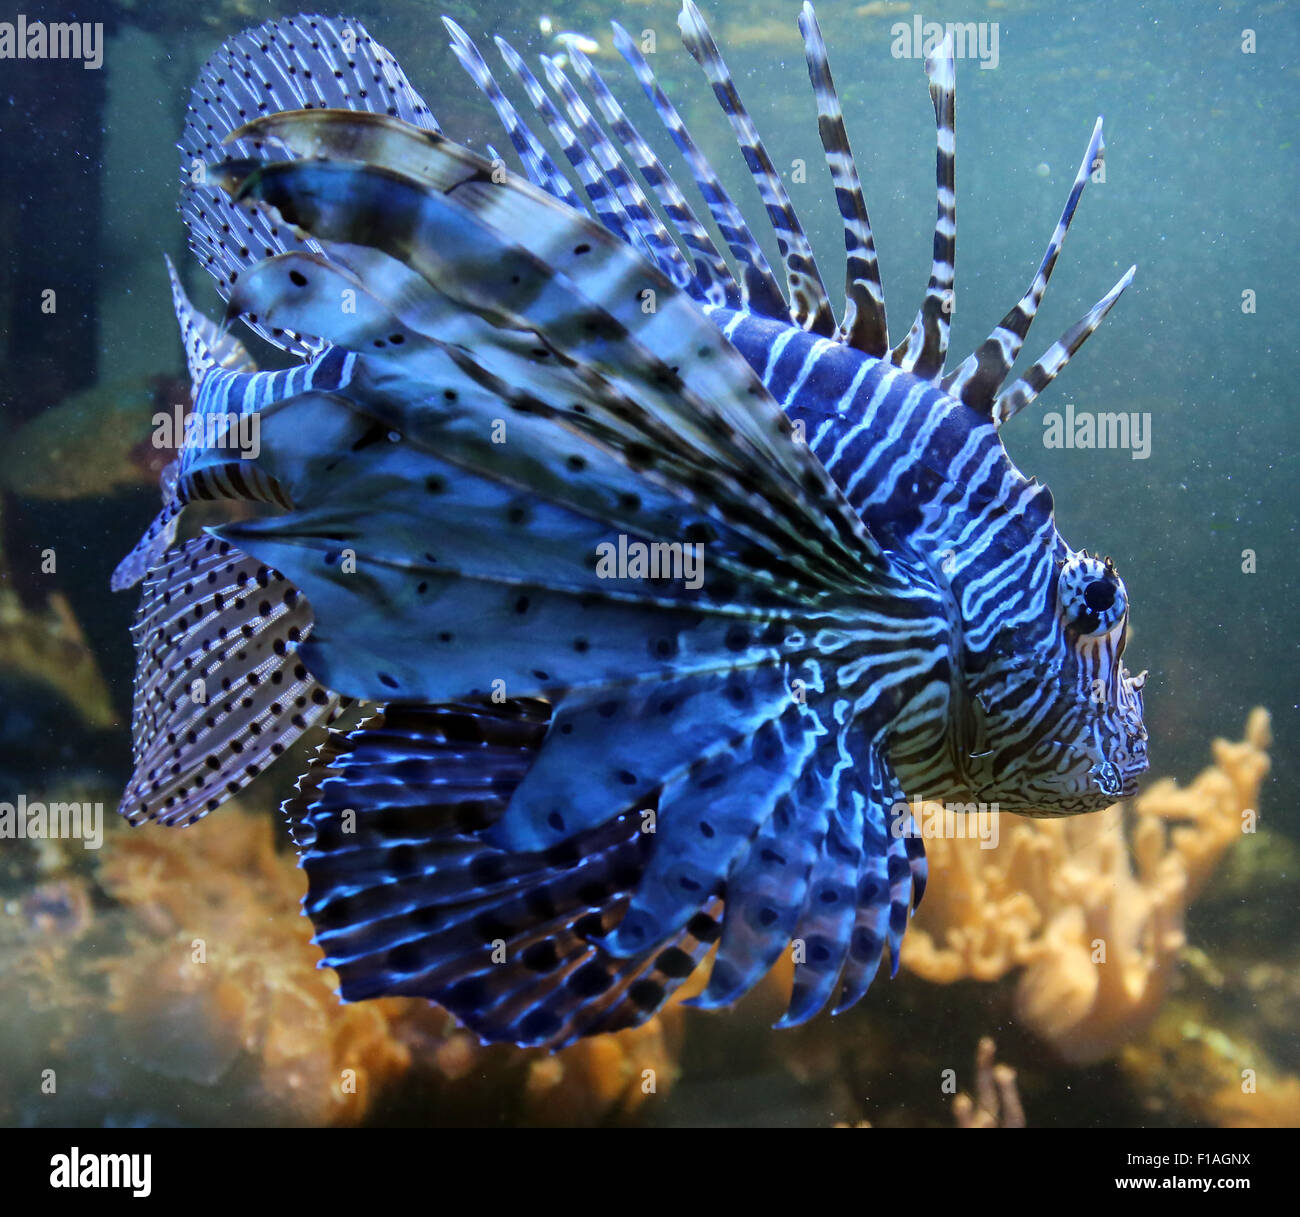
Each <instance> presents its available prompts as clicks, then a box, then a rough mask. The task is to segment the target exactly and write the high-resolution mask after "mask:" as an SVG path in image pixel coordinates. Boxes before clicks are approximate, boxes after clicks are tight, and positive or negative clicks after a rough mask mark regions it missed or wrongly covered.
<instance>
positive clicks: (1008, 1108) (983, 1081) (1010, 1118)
mask: <svg viewBox="0 0 1300 1217" xmlns="http://www.w3.org/2000/svg"><path fill="white" fill-rule="evenodd" d="M952 1115H953V1119H954V1120H956V1121H957V1127H958V1128H1024V1126H1025V1109H1024V1108H1023V1107H1022V1106H1021V1103H1020V1090H1019V1088H1018V1087H1017V1086H1016V1071H1015V1070H1014V1069H1012V1068H1011V1066H1010V1065H1002V1064H999V1063H998V1060H997V1047H996V1045H995V1044H994V1043H993V1040H992V1039H991V1038H990V1037H989V1036H987V1035H986V1036H984V1038H983V1039H981V1040H980V1042H979V1046H978V1047H977V1048H976V1050H975V1098H974V1099H972V1098H971V1097H970V1095H968V1094H965V1093H964V1092H963V1093H962V1094H959V1095H957V1097H956V1098H954V1099H953V1101H952Z"/></svg>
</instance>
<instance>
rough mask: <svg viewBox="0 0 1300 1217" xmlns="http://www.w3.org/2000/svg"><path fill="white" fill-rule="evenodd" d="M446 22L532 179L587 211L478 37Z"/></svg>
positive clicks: (454, 46) (462, 58) (462, 60)
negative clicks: (505, 89)
mask: <svg viewBox="0 0 1300 1217" xmlns="http://www.w3.org/2000/svg"><path fill="white" fill-rule="evenodd" d="M442 23H443V25H445V26H446V27H447V32H448V33H449V34H450V35H451V38H452V42H451V49H452V53H453V54H454V55H455V56H456V58H457V60H458V61H459V62H460V66H461V67H463V68H464V69H465V71H466V73H468V75H469V78H470V79H471V80H472V81H473V82H474V83H475V84H476V85H477V86H478V87H479V89H480V90H481V91H482V92H483V95H484V96H485V97H486V98H487V99H488V101H490V102H491V103H492V108H493V109H494V110H495V111H496V112H497V117H498V118H499V119H500V120H501V125H502V126H503V127H504V128H505V130H506V134H507V135H508V136H509V137H510V142H511V143H512V144H513V145H514V148H515V151H516V152H517V153H518V154H519V159H520V160H521V161H522V162H523V165H524V171H525V172H526V173H527V175H528V180H529V181H530V182H532V183H533V185H534V186H537V187H539V188H540V189H542V190H545V191H546V192H547V194H550V195H551V196H553V197H554V198H557V199H559V200H560V201H561V202H564V203H567V204H568V205H569V206H570V207H572V208H573V209H574V210H575V211H580V212H582V213H583V214H586V211H587V209H586V208H585V207H584V206H583V205H582V203H581V202H580V201H579V199H578V196H577V194H576V193H575V192H574V189H573V187H572V186H571V185H570V184H569V179H568V178H566V177H565V176H564V174H563V173H561V172H560V167H559V166H558V165H557V164H556V163H555V161H554V160H553V159H552V157H551V154H550V153H549V152H548V151H547V150H546V147H545V145H544V144H543V143H542V142H541V141H540V140H539V139H538V138H537V136H535V135H534V134H533V133H532V131H531V129H530V128H529V126H528V124H527V123H526V122H524V120H523V119H522V118H520V117H519V112H518V111H517V110H516V109H515V108H514V106H513V105H512V104H511V102H510V99H509V98H508V97H507V96H506V95H505V94H504V93H503V92H501V86H500V85H499V84H497V81H496V77H495V76H493V75H492V69H491V68H489V67H488V65H487V62H486V61H485V60H484V58H483V56H482V55H481V54H479V49H478V47H477V46H475V45H474V40H473V39H472V38H471V37H470V36H469V35H468V34H467V33H465V31H464V30H463V29H461V28H460V26H459V25H457V24H456V23H455V22H454V21H453V20H452V19H451V18H450V17H444V18H443V19H442Z"/></svg>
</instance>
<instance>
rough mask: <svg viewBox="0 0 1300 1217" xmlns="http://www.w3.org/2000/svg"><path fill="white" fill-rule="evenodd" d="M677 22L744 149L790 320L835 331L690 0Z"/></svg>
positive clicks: (812, 269) (817, 280) (799, 237)
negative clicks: (775, 251) (782, 277)
mask: <svg viewBox="0 0 1300 1217" xmlns="http://www.w3.org/2000/svg"><path fill="white" fill-rule="evenodd" d="M677 24H678V27H679V28H680V29H681V32H682V42H683V43H684V44H685V46H686V49H687V50H688V51H690V53H691V56H692V57H693V58H694V59H695V61H696V63H698V64H699V65H700V67H701V68H703V69H704V74H705V76H707V77H708V80H709V83H710V84H711V85H712V86H713V94H714V96H715V97H716V98H717V99H718V104H719V105H720V106H721V107H722V112H723V113H724V114H725V115H726V116H727V120H728V121H729V122H730V123H731V127H732V130H733V131H734V132H735V134H736V139H737V141H738V142H739V144H740V147H741V151H742V152H743V153H744V154H745V164H746V165H747V166H748V168H749V171H750V174H751V175H752V176H753V179H754V184H755V185H756V186H757V187H758V193H759V195H760V197H761V198H762V200H763V206H764V207H765V208H766V209H767V218H768V220H769V221H770V222H771V224H772V229H773V231H774V232H775V233H776V241H777V247H778V248H779V249H780V251H781V257H782V259H783V261H784V262H785V274H786V282H787V285H788V287H789V290H790V315H791V317H792V318H793V319H794V322H795V324H796V325H799V326H801V327H802V328H803V329H805V330H808V331H810V332H811V333H814V334H822V335H825V336H827V337H829V336H830V335H832V334H833V333H834V332H835V314H834V311H833V310H832V308H831V302H830V298H829V297H828V296H827V295H826V286H825V284H824V283H823V282H822V277H821V272H820V271H819V270H818V269H817V260H816V258H815V257H814V256H813V251H812V246H811V245H810V244H809V243H808V238H807V236H806V235H805V234H804V230H803V225H801V224H800V223H799V217H798V216H797V215H796V214H795V210H794V204H793V203H792V202H791V201H790V195H789V192H788V191H787V190H786V188H785V183H784V182H782V181H781V175H780V174H779V173H777V171H776V168H775V167H774V166H773V164H772V158H771V157H770V156H769V155H768V153H767V149H766V148H765V147H764V145H763V140H762V137H761V136H760V135H759V134H758V128H757V127H755V126H754V122H753V119H751V118H750V117H749V111H748V110H746V109H745V106H744V103H743V102H742V101H741V100H740V94H739V93H738V92H737V90H736V84H735V81H734V80H733V79H732V76H731V73H730V72H729V71H728V70H727V65H726V63H725V62H724V61H723V58H722V54H721V52H720V51H719V50H718V46H717V43H716V42H714V41H713V35H712V34H710V33H709V27H708V25H707V24H706V23H705V21H704V17H703V15H702V14H701V13H700V10H699V9H698V8H696V6H695V4H694V3H693V0H683V4H682V11H681V14H680V16H679V17H678V18H677Z"/></svg>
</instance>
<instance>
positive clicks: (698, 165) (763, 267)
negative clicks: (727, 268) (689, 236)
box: [611, 21, 790, 320]
mask: <svg viewBox="0 0 1300 1217" xmlns="http://www.w3.org/2000/svg"><path fill="white" fill-rule="evenodd" d="M611 24H612V25H613V27H614V45H615V46H616V47H617V48H618V51H619V54H621V55H622V56H623V58H624V59H626V60H627V62H628V64H629V65H630V67H631V68H632V71H633V72H634V73H635V75H636V78H637V80H638V82H640V85H641V88H642V89H643V90H644V92H645V95H646V96H647V97H648V98H649V99H650V102H651V104H652V105H653V106H654V108H655V113H656V114H657V115H658V116H659V121H660V122H662V123H663V125H664V127H665V129H666V130H667V131H668V134H669V135H670V136H671V137H672V141H673V143H674V144H676V146H677V150H678V151H679V152H681V154H682V155H683V156H684V157H686V160H687V163H688V164H689V165H690V167H691V173H692V175H693V176H694V178H695V184H696V186H697V187H698V188H699V191H700V195H701V196H702V197H703V199H704V202H705V205H706V206H707V207H708V209H709V214H710V215H711V216H712V217H713V222H714V223H715V224H716V225H717V226H718V231H719V232H720V233H721V234H722V239H723V241H724V243H725V244H726V246H727V248H728V249H729V250H730V251H731V255H732V257H734V258H735V259H736V261H737V262H738V263H739V264H740V270H741V278H740V285H741V303H742V305H743V306H744V308H745V310H746V311H748V312H752V313H757V314H758V315H760V316H763V317H774V318H779V319H781V320H784V319H786V318H788V317H789V316H790V308H789V306H788V305H787V304H786V302H785V297H784V296H783V295H782V294H781V288H780V287H779V286H778V284H777V282H776V279H775V277H774V276H773V274H772V268H771V266H769V265H768V261H767V258H766V257H765V256H764V254H763V251H762V249H761V248H759V244H758V242H757V241H756V240H755V239H754V234H753V233H752V232H750V231H749V225H748V224H746V223H745V217H744V216H743V215H742V214H741V212H740V209H739V208H738V207H737V206H736V204H735V203H734V202H733V201H732V198H731V196H730V195H729V194H728V193H727V191H726V188H725V187H724V186H723V185H722V182H721V180H720V179H719V178H718V175H717V173H716V172H715V170H714V168H713V166H712V165H711V164H709V161H708V158H707V157H706V156H705V155H704V153H702V152H701V151H700V149H699V147H698V146H697V145H696V143H695V140H694V139H693V138H692V137H691V133H690V131H689V130H688V129H687V127H686V124H685V122H683V121H682V116H681V115H680V114H679V113H678V112H677V107H676V106H674V105H673V103H672V102H671V101H669V100H668V97H667V95H666V94H665V93H664V91H663V89H661V88H660V87H659V82H658V81H657V80H656V79H655V75H654V73H653V72H652V71H651V70H650V65H649V64H648V63H646V60H645V56H644V55H642V54H641V51H640V49H639V48H638V47H637V45H636V43H635V42H633V41H632V36H631V35H630V34H629V33H628V32H627V30H625V29H624V28H623V27H622V26H621V25H619V23H618V22H617V21H614V22H611Z"/></svg>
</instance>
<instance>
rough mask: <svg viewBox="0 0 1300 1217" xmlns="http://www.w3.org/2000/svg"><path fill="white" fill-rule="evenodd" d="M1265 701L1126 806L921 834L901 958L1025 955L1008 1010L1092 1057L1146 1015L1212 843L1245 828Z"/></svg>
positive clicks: (978, 971)
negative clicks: (921, 886)
mask: <svg viewBox="0 0 1300 1217" xmlns="http://www.w3.org/2000/svg"><path fill="white" fill-rule="evenodd" d="M1269 742H1270V741H1269V724H1268V715H1267V713H1266V712H1265V711H1264V710H1262V709H1256V710H1255V711H1253V712H1252V713H1251V715H1250V718H1249V721H1248V722H1247V725H1246V736H1245V739H1244V740H1242V741H1241V742H1239V743H1229V742H1227V741H1225V740H1216V741H1215V742H1214V745H1213V748H1214V757H1215V762H1216V763H1215V765H1214V766H1212V767H1210V768H1208V769H1206V770H1204V771H1203V772H1202V773H1201V774H1200V775H1199V776H1198V777H1197V778H1196V779H1195V780H1194V781H1193V782H1192V783H1191V784H1190V785H1189V786H1187V787H1180V786H1178V785H1177V784H1176V783H1175V782H1173V781H1172V780H1169V779H1165V780H1162V781H1159V782H1156V783H1155V784H1154V785H1152V786H1151V787H1150V788H1149V789H1148V790H1147V791H1145V792H1144V793H1143V794H1141V795H1140V796H1139V797H1138V798H1137V799H1136V801H1135V802H1134V804H1133V805H1132V807H1131V809H1128V810H1127V811H1126V808H1125V807H1124V806H1122V805H1116V806H1114V807H1111V808H1109V809H1107V810H1106V811H1104V812H1101V813H1098V814H1097V815H1094V816H1079V817H1073V818H1069V819H1042V820H1017V821H1016V822H1015V823H1014V824H1010V823H1009V821H1008V820H1006V819H1003V820H1002V822H1001V840H1000V841H999V842H998V844H997V848H994V849H984V848H981V842H980V841H979V840H978V839H977V838H976V836H975V834H974V833H970V834H969V835H968V836H967V837H966V838H965V839H963V838H962V837H961V836H960V834H958V835H957V836H956V837H945V838H940V839H937V840H930V841H927V850H928V852H929V855H930V860H931V867H932V869H933V870H934V872H935V873H936V874H938V875H940V876H941V878H942V882H941V883H936V884H934V885H933V888H934V890H933V896H931V895H927V898H926V905H925V906H924V907H923V908H922V909H921V910H920V912H919V913H918V914H917V918H916V924H915V926H914V927H913V929H912V931H911V932H909V934H908V936H907V939H906V940H905V942H904V945H903V963H904V965H905V966H906V967H908V968H909V969H910V970H911V971H913V972H915V973H917V974H918V975H920V976H923V977H925V978H926V979H928V980H932V981H936V982H940V983H950V982H952V981H955V980H959V979H964V978H972V979H976V980H985V981H987V980H996V979H997V978H999V977H1001V976H1003V975H1005V974H1006V973H1007V972H1009V971H1011V970H1012V969H1014V968H1023V969H1024V971H1023V973H1022V974H1021V976H1020V980H1019V984H1018V988H1017V993H1016V1009H1017V1013H1018V1016H1019V1018H1020V1019H1021V1021H1023V1022H1024V1023H1025V1024H1026V1025H1028V1026H1029V1027H1031V1028H1032V1029H1033V1030H1034V1031H1035V1032H1037V1033H1038V1034H1039V1035H1041V1036H1042V1037H1043V1038H1044V1039H1046V1040H1048V1041H1049V1042H1050V1043H1051V1044H1052V1045H1053V1046H1054V1047H1055V1049H1056V1050H1057V1052H1058V1053H1059V1055H1060V1056H1061V1057H1062V1058H1063V1059H1065V1060H1067V1061H1069V1062H1072V1063H1076V1064H1081V1063H1087V1062H1090V1061H1096V1060H1100V1059H1102V1058H1103V1057H1106V1056H1108V1055H1110V1054H1111V1053H1113V1052H1114V1051H1115V1050H1116V1049H1117V1048H1118V1047H1119V1046H1120V1045H1122V1044H1123V1043H1125V1042H1126V1041H1127V1040H1128V1039H1130V1038H1131V1037H1133V1036H1134V1035H1135V1034H1137V1033H1138V1032H1139V1031H1141V1029H1142V1028H1143V1027H1144V1026H1146V1025H1148V1024H1149V1023H1150V1021H1151V1020H1152V1019H1153V1018H1154V1017H1155V1015H1156V1013H1157V1012H1158V1010H1159V1008H1160V1005H1161V1003H1162V1001H1163V1000H1164V996H1165V992H1166V988H1167V985H1168V982H1169V978H1170V975H1171V973H1172V971H1173V965H1174V962H1175V960H1176V959H1177V958H1178V956H1179V953H1180V951H1181V950H1182V948H1183V947H1184V945H1185V942H1186V936H1185V932H1184V916H1185V913H1186V910H1187V906H1188V904H1189V903H1190V902H1191V901H1192V900H1193V899H1194V898H1195V897H1196V895H1197V893H1198V892H1199V891H1200V889H1201V887H1202V886H1203V885H1204V883H1205V881H1206V879H1207V878H1208V877H1209V875H1210V874H1211V873H1212V872H1213V870H1214V867H1215V865H1216V864H1217V862H1218V860H1219V859H1220V857H1221V856H1222V855H1223V853H1224V852H1225V851H1226V850H1227V849H1228V847H1229V846H1230V845H1232V844H1233V843H1234V842H1235V841H1238V840H1240V839H1241V836H1242V833H1243V831H1246V830H1253V827H1254V818H1255V809H1256V807H1257V800H1258V796H1259V787H1260V783H1261V781H1262V780H1263V777H1264V775H1265V774H1266V773H1267V772H1268V766H1269V760H1268V755H1267V752H1266V749H1267V747H1268V745H1269Z"/></svg>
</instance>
